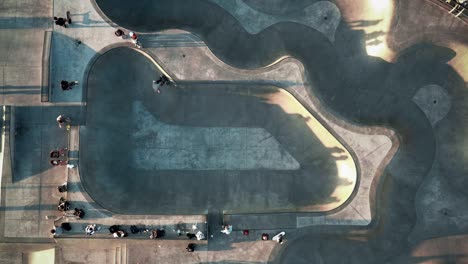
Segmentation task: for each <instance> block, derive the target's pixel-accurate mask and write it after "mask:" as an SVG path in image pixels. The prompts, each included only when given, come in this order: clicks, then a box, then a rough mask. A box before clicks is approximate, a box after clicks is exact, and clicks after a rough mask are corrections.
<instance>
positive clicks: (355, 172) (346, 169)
mask: <svg viewBox="0 0 468 264" xmlns="http://www.w3.org/2000/svg"><path fill="white" fill-rule="evenodd" d="M115 48H129V49H132V50H134V51H137V52H138V53H140V54H141V55H143V56H145V57H146V58H147V59H149V61H151V62H152V63H153V64H154V65H155V67H157V68H158V69H159V68H161V69H162V66H161V65H160V64H159V63H158V62H157V61H156V60H155V59H154V58H153V57H152V56H151V55H150V54H149V53H147V52H145V51H144V50H142V49H138V48H135V47H133V45H131V44H130V43H125V44H122V43H117V44H112V45H109V46H106V47H105V48H103V49H101V50H100V51H98V52H97V53H96V54H95V55H94V57H93V58H92V59H91V60H90V62H89V63H88V66H87V68H86V70H85V76H86V77H85V82H84V87H85V89H83V92H84V93H85V94H86V96H85V98H87V87H88V79H89V72H90V70H91V69H92V67H93V65H94V64H95V62H96V61H97V59H98V58H99V57H100V56H101V55H103V54H105V53H106V52H108V51H110V50H113V49H115ZM164 72H166V71H164ZM168 76H169V75H168ZM169 77H170V76H169ZM171 79H172V78H171ZM209 83H210V84H216V83H217V82H216V81H214V82H209ZM185 84H189V83H185ZM260 85H266V84H260ZM268 86H270V87H275V88H277V89H278V91H279V92H280V93H281V94H285V95H286V96H287V97H289V98H292V100H294V101H296V102H297V105H298V106H299V107H300V108H301V112H302V113H304V112H306V113H308V114H310V116H311V117H312V118H313V120H312V121H313V123H316V124H317V123H318V124H319V125H320V127H319V130H322V131H326V133H328V134H329V135H330V136H331V141H336V142H335V143H338V144H339V146H341V147H342V149H343V150H344V152H345V154H347V155H348V157H349V158H348V159H349V162H340V160H337V162H338V164H337V170H338V171H340V172H341V173H343V174H350V175H348V176H351V177H354V184H353V186H352V188H347V190H338V191H337V190H336V189H335V191H334V192H333V193H337V194H339V193H340V192H342V191H346V192H347V195H346V198H345V199H343V200H342V201H340V202H339V203H338V204H336V206H334V207H332V208H330V206H326V205H323V206H304V207H301V208H300V209H299V208H297V210H294V211H293V210H281V209H278V210H274V209H270V210H268V211H264V212H262V211H256V212H245V214H253V213H258V214H262V213H297V214H301V213H313V214H317V215H325V214H331V213H335V212H338V211H340V210H342V209H343V208H345V207H346V206H347V205H348V204H349V203H350V202H351V201H352V200H353V198H354V197H355V195H356V193H357V190H358V189H359V184H360V173H359V172H360V167H359V163H358V162H356V160H357V159H356V155H355V153H354V152H353V150H352V149H351V148H350V147H349V146H348V145H347V144H346V142H344V140H343V139H342V138H341V137H339V136H338V135H337V134H336V133H335V132H334V131H333V130H331V129H330V127H329V126H328V125H327V124H326V123H325V122H324V121H323V120H322V119H321V118H320V117H318V116H317V115H316V114H315V113H314V111H311V110H310V109H308V108H307V107H306V105H304V104H303V103H302V102H301V100H300V99H299V98H296V97H295V96H294V95H293V94H291V93H290V92H289V91H287V90H286V89H284V88H282V87H279V86H277V85H271V84H268ZM314 134H315V133H314ZM315 135H316V136H317V134H315ZM327 143H328V144H330V143H332V142H330V141H327ZM80 144H81V141H80ZM349 163H351V166H350V164H349ZM79 177H80V181H81V182H83V181H82V179H83V178H82V175H81V173H80V175H79ZM340 178H341V179H343V178H342V177H340ZM346 178H347V176H345V177H344V179H346ZM81 186H82V187H83V190H84V191H86V193H87V194H88V196H89V197H90V198H91V199H92V200H93V201H94V202H95V203H96V204H98V205H99V206H100V207H102V208H105V209H106V210H108V211H110V212H112V213H115V214H121V215H134V214H132V213H123V212H116V211H113V210H110V209H108V208H107V207H106V206H104V205H103V204H102V203H101V202H99V201H97V200H95V199H94V198H93V197H92V194H91V193H90V192H88V190H87V188H86V184H82V185H81ZM337 187H339V186H337ZM319 208H321V209H319ZM301 209H302V210H304V209H307V210H310V211H302V210H301ZM226 212H227V211H226ZM231 213H237V211H233V212H231ZM239 213H240V214H243V212H239ZM135 215H136V214H135ZM152 215H153V214H152ZM154 215H158V214H154ZM184 215H199V214H198V213H193V214H184Z"/></svg>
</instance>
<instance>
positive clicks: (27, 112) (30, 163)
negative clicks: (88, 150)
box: [10, 106, 85, 183]
mask: <svg viewBox="0 0 468 264" xmlns="http://www.w3.org/2000/svg"><path fill="white" fill-rule="evenodd" d="M60 114H64V115H67V116H69V117H71V119H72V125H83V124H85V119H84V118H85V107H83V106H49V107H44V106H42V107H40V106H18V107H15V120H16V121H15V130H14V134H13V135H10V136H14V137H15V140H14V145H13V146H10V147H11V148H14V151H13V153H14V155H13V157H12V158H13V168H12V169H13V177H12V179H13V183H14V182H18V181H21V180H25V179H27V178H29V177H31V176H34V175H37V174H39V173H42V172H43V171H46V170H49V169H53V167H52V166H51V165H50V164H49V152H50V151H51V150H53V149H61V148H65V147H68V137H67V132H66V130H65V128H59V127H58V124H57V121H56V118H57V116H59V115H60Z"/></svg>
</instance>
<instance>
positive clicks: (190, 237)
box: [187, 233, 196, 239]
mask: <svg viewBox="0 0 468 264" xmlns="http://www.w3.org/2000/svg"><path fill="white" fill-rule="evenodd" d="M187 237H188V239H192V238H195V237H196V235H195V234H192V233H187Z"/></svg>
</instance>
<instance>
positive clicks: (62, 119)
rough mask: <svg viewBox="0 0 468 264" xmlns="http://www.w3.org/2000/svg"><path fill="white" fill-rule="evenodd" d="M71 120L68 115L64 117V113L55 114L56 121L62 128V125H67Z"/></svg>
mask: <svg viewBox="0 0 468 264" xmlns="http://www.w3.org/2000/svg"><path fill="white" fill-rule="evenodd" d="M70 122H71V119H70V118H69V117H66V116H64V115H59V116H57V123H58V125H59V127H60V128H62V127H63V126H64V125H67V124H69V123H70Z"/></svg>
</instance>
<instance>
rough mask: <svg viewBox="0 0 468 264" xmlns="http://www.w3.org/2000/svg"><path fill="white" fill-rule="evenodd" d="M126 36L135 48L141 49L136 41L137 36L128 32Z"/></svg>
mask: <svg viewBox="0 0 468 264" xmlns="http://www.w3.org/2000/svg"><path fill="white" fill-rule="evenodd" d="M128 36H129V37H130V40H131V41H132V42H133V44H135V47H137V48H139V49H141V43H140V42H139V41H138V36H137V34H136V33H135V32H133V31H130V32H129V33H128Z"/></svg>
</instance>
